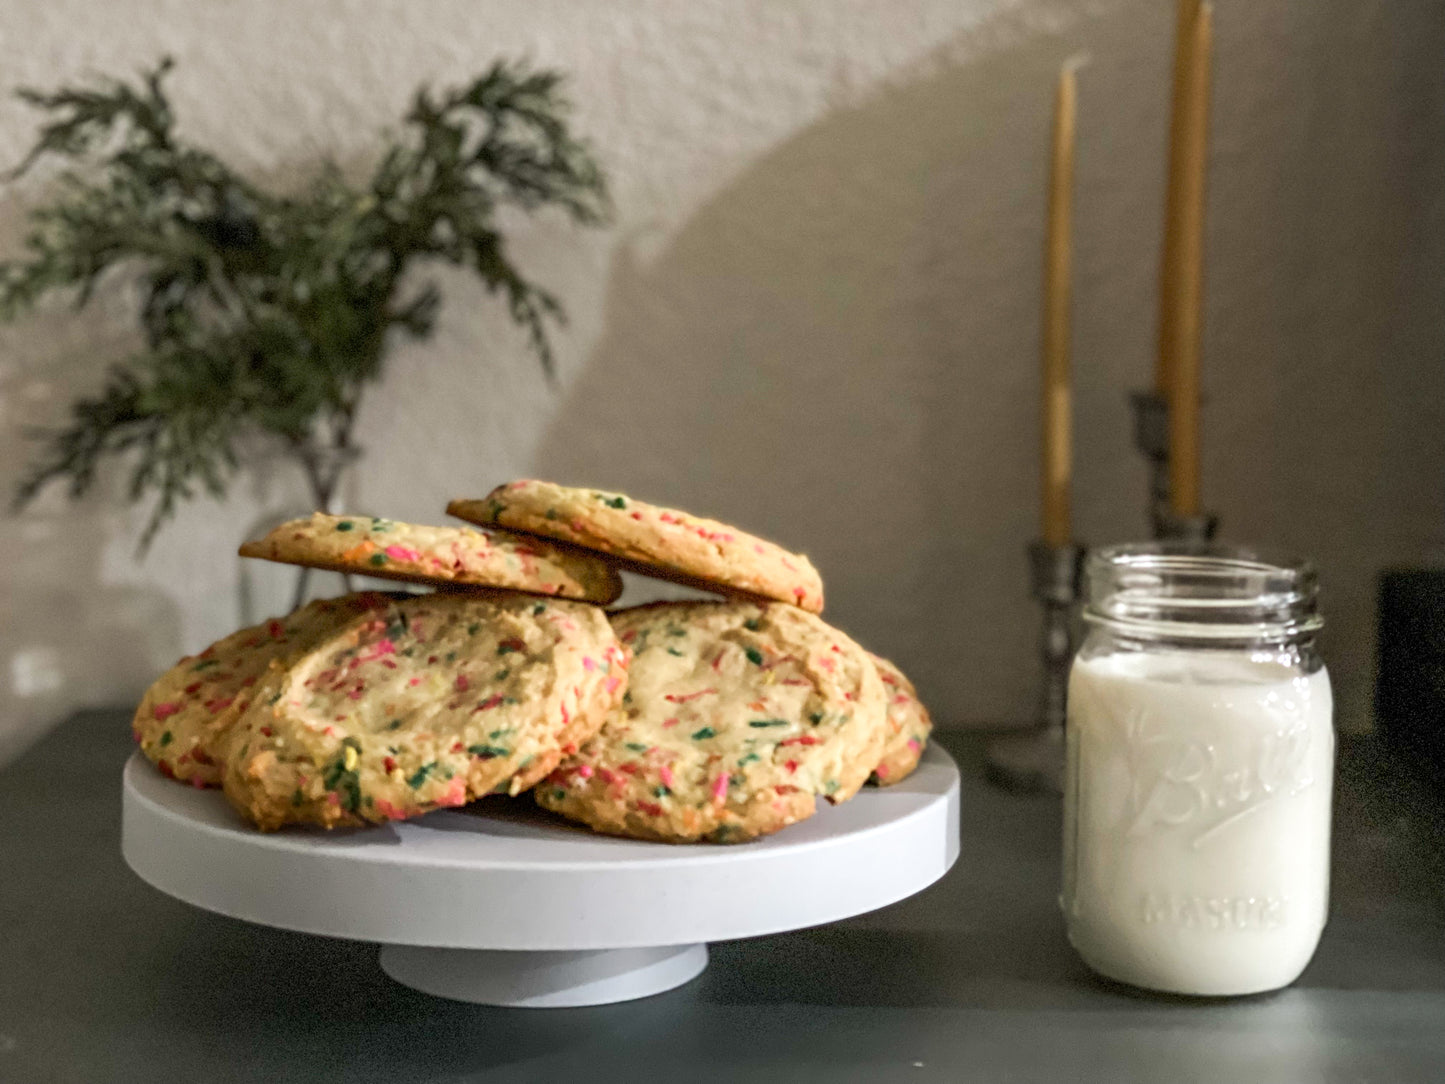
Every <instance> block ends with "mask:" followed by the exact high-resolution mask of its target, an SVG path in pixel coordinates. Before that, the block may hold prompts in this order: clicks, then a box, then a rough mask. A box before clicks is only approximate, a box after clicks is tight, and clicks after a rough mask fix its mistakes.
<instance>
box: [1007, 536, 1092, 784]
mask: <svg viewBox="0 0 1445 1084" xmlns="http://www.w3.org/2000/svg"><path fill="white" fill-rule="evenodd" d="M1083 567H1084V547H1083V546H1080V545H1077V544H1075V543H1073V542H1066V543H1064V544H1063V545H1050V544H1049V543H1047V542H1035V543H1033V544H1032V545H1031V546H1029V569H1030V571H1031V572H1032V585H1031V586H1032V593H1033V596H1034V598H1035V599H1037V600H1038V602H1039V605H1040V607H1041V608H1042V610H1043V630H1042V631H1043V635H1042V636H1041V637H1040V639H1039V655H1040V657H1041V659H1042V661H1043V669H1044V681H1043V690H1042V692H1043V695H1042V697H1041V698H1040V705H1039V725H1038V726H1037V727H1036V728H1034V729H1032V730H1029V731H1024V732H1021V733H1019V734H1009V735H1006V736H1004V737H1001V738H999V739H997V740H996V741H994V742H993V743H991V744H990V745H989V748H988V753H987V756H986V761H987V764H988V776H989V778H990V779H992V780H993V781H994V782H995V783H997V784H998V785H999V786H1002V787H1007V788H1008V789H1010V790H1026V791H1036V792H1041V793H1051V794H1060V793H1062V792H1063V786H1064V715H1065V699H1066V697H1067V695H1068V687H1069V664H1070V662H1071V661H1072V660H1073V657H1074V630H1073V609H1074V602H1075V600H1076V599H1077V598H1078V597H1079V584H1080V582H1081V580H1082V578H1083Z"/></svg>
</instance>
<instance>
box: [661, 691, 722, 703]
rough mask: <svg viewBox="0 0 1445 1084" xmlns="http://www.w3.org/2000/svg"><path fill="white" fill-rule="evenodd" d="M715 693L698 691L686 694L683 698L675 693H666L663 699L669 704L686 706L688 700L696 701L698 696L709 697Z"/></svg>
mask: <svg viewBox="0 0 1445 1084" xmlns="http://www.w3.org/2000/svg"><path fill="white" fill-rule="evenodd" d="M716 692H717V690H716V689H700V690H699V691H697V692H695V693H688V694H687V695H685V696H678V695H677V694H676V693H668V694H667V695H666V696H664V697H663V699H664V700H666V701H667V702H668V703H670V704H686V703H687V702H688V701H689V700H696V699H697V698H698V697H700V696H711V695H713V694H715V693H716Z"/></svg>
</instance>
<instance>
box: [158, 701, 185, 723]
mask: <svg viewBox="0 0 1445 1084" xmlns="http://www.w3.org/2000/svg"><path fill="white" fill-rule="evenodd" d="M180 710H181V706H180V705H179V704H176V703H174V702H171V701H167V702H166V703H164V704H157V705H156V706H155V710H154V711H153V712H151V714H152V715H154V716H155V717H156V719H157V720H161V719H168V718H170V717H171V716H172V715H174V714H175V713H176V712H178V711H180Z"/></svg>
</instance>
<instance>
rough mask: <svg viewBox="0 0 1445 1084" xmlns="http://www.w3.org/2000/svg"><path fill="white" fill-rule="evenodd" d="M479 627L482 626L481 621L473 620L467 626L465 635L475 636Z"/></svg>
mask: <svg viewBox="0 0 1445 1084" xmlns="http://www.w3.org/2000/svg"><path fill="white" fill-rule="evenodd" d="M481 627H482V623H481V622H480V621H473V622H472V623H471V624H470V625H468V626H467V635H468V636H475V635H476V634H477V631H478V630H479V629H480V628H481Z"/></svg>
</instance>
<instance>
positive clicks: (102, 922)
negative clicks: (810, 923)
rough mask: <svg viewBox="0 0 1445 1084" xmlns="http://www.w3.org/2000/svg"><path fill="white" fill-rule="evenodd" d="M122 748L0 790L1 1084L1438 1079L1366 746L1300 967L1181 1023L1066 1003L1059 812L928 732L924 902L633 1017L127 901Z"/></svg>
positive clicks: (1439, 976) (19, 775) (1189, 1006)
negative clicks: (473, 985)
mask: <svg viewBox="0 0 1445 1084" xmlns="http://www.w3.org/2000/svg"><path fill="white" fill-rule="evenodd" d="M126 722H127V717H126V716H124V715H121V714H118V713H114V712H110V713H102V712H97V713H90V714H86V715H81V716H78V717H76V718H75V719H73V720H71V721H70V722H69V723H67V724H66V725H65V726H63V727H61V728H60V729H59V730H58V731H56V732H55V733H54V734H52V735H51V736H50V737H48V738H47V739H46V740H45V741H44V742H42V743H41V744H40V745H39V746H37V747H36V748H35V749H33V750H31V751H30V752H29V753H28V754H27V755H26V756H24V757H23V758H21V759H20V760H19V761H18V762H17V763H15V764H13V765H11V766H10V767H9V768H8V769H6V770H4V771H3V772H0V802H3V815H4V821H3V828H0V1081H3V1082H6V1084H9V1082H15V1084H43V1082H51V1081H65V1082H75V1084H102V1082H109V1081H145V1082H151V1081H156V1082H161V1081H170V1080H176V1081H187V1082H208V1081H242V1080H244V1081H268V1082H270V1081H307V1082H315V1084H321V1082H326V1081H342V1080H345V1081H362V1080H366V1081H377V1080H390V1081H397V1082H407V1084H424V1082H425V1084H429V1082H442V1081H445V1082H448V1084H451V1082H460V1081H474V1080H487V1081H548V1082H557V1081H563V1080H573V1079H584V1080H588V1081H592V1080H610V1079H623V1078H626V1079H629V1080H634V1081H643V1082H646V1081H659V1082H661V1081H688V1082H695V1081H714V1080H717V1081H747V1080H759V1081H763V1080H766V1081H793V1080H800V1081H811V1080H818V1081H824V1080H826V1081H829V1082H830V1084H838V1082H844V1081H869V1082H875V1081H879V1082H882V1081H894V1080H897V1081H909V1082H924V1081H963V1080H981V1081H990V1082H1001V1081H1010V1082H1026V1081H1049V1082H1054V1081H1108V1082H1111V1084H1128V1082H1132V1081H1167V1082H1170V1084H1178V1082H1186V1081H1214V1080H1217V1081H1224V1082H1230V1084H1235V1082H1267V1081H1276V1080H1278V1081H1291V1082H1304V1081H1317V1080H1318V1081H1324V1080H1328V1081H1350V1082H1365V1081H1391V1082H1394V1081H1417V1080H1418V1081H1439V1080H1445V817H1442V815H1441V812H1440V810H1441V805H1439V804H1432V803H1431V802H1430V801H1429V800H1427V799H1426V797H1425V791H1424V789H1423V787H1422V786H1421V785H1420V784H1419V783H1417V782H1415V781H1413V780H1412V779H1410V778H1408V777H1404V776H1402V775H1401V774H1400V773H1399V772H1398V771H1396V770H1395V769H1394V768H1393V767H1392V766H1391V763H1390V762H1389V760H1388V759H1387V758H1386V757H1384V756H1383V755H1382V754H1381V753H1380V751H1379V749H1378V748H1377V747H1376V746H1375V745H1373V744H1372V743H1369V742H1355V743H1347V744H1346V745H1345V746H1344V747H1343V751H1342V755H1341V765H1340V785H1339V788H1338V791H1339V793H1338V799H1337V814H1336V845H1335V866H1334V874H1335V885H1334V893H1333V910H1332V916H1331V919H1330V924H1329V927H1328V929H1327V930H1326V931H1325V937H1324V941H1323V943H1322V944H1321V946H1320V950H1319V953H1318V955H1317V956H1316V958H1315V961H1314V963H1313V964H1311V966H1310V968H1309V969H1308V970H1307V971H1306V972H1305V974H1304V976H1303V978H1302V979H1301V980H1300V981H1299V983H1298V984H1297V985H1296V986H1294V987H1292V988H1291V989H1288V990H1285V991H1282V992H1280V993H1277V994H1272V995H1266V996H1262V997H1257V998H1249V999H1242V1000H1237V1001H1226V1002H1196V1001H1191V1000H1188V999H1177V998H1162V997H1151V996H1146V995H1143V994H1136V993H1132V992H1130V991H1128V990H1125V989H1123V988H1120V987H1115V986H1111V985H1108V984H1106V983H1104V982H1102V981H1100V980H1096V979H1094V978H1092V977H1091V976H1090V975H1089V973H1088V972H1087V971H1086V970H1085V969H1084V967H1083V965H1082V964H1081V963H1079V962H1078V960H1077V959H1076V958H1075V956H1074V955H1073V952H1072V951H1071V950H1070V948H1069V946H1068V943H1067V942H1066V941H1065V939H1064V933H1063V926H1062V922H1061V919H1060V916H1059V914H1058V908H1057V904H1056V902H1055V896H1056V893H1057V876H1058V875H1057V866H1058V820H1059V808H1058V801H1057V799H1049V798H1040V797H1020V796H1015V795H1009V794H1004V793H1001V792H999V791H997V790H995V789H994V788H992V787H991V786H989V785H988V784H987V783H985V782H984V781H983V779H982V776H981V773H980V771H979V770H978V765H979V761H978V747H979V746H978V739H977V738H976V737H965V736H959V735H945V736H944V744H945V745H947V746H949V747H950V748H951V749H952V750H953V752H954V754H955V756H957V757H958V758H959V761H960V764H961V765H962V766H963V768H964V789H963V811H962V815H963V849H962V854H961V855H960V857H959V860H958V864H957V865H956V866H955V867H954V869H953V871H952V872H951V873H950V874H949V875H948V876H947V877H946V878H944V880H942V881H941V882H939V883H938V884H936V885H934V886H933V887H932V888H930V889H929V890H927V891H926V892H923V893H922V894H920V895H918V896H915V897H914V898H913V899H910V900H907V901H905V902H903V903H900V904H897V905H895V906H893V907H889V908H886V909H885V910H882V911H878V912H875V913H874V914H871V915H866V916H863V917H861V918H858V919H855V920H852V921H849V922H842V923H838V924H836V925H833V926H828V927H824V928H821V929H814V930H805V931H801V932H798V933H791V934H785V935H779V936H775V937H764V938H758V939H755V940H751V941H744V942H735V943H730V944H722V945H714V946H713V957H712V965H711V967H709V968H708V970H707V971H706V972H704V974H703V975H702V976H701V977H700V978H699V979H697V980H695V981H694V982H692V983H690V984H689V985H687V986H685V987H682V988H680V989H677V990H674V991H671V992H669V993H666V994H662V995H660V996H658V997H654V998H649V999H646V1000H643V1001H636V1002H631V1003H628V1004H622V1005H611V1006H605V1007H601V1008H595V1009H568V1010H525V1009H491V1008H483V1007H476V1006H470V1005H464V1004H459V1003H454V1002H448V1001H441V1000H437V999H433V998H430V997H427V996H425V995H423V994H419V993H415V992H413V991H411V990H409V989H407V988H405V987H402V986H398V985H396V984H395V983H393V982H391V980H389V979H388V978H386V977H385V976H384V975H383V974H382V973H381V972H380V970H379V969H378V968H377V966H376V958H375V949H374V947H372V946H370V945H362V944H355V943H351V942H345V941H334V940H328V939H325V938H319V937H309V936H305V935H301V934H293V933H286V932H284V931H280V930H273V929H267V928H262V927H257V926H250V925H247V924H246V923H243V922H238V921H234V920H230V919H225V918H220V917H217V916H214V915H211V914H208V913H206V912H203V911H199V910H196V909H194V908H191V907H188V906H186V905H185V904H182V903H179V902H176V901H175V900H172V899H169V898H168V897H166V896H164V895H162V894H161V893H159V892H157V891H155V890H154V889H152V888H150V887H149V886H147V885H145V884H144V883H142V882H141V881H140V880H139V879H138V878H137V877H135V876H134V875H133V874H131V873H130V871H129V870H128V869H127V868H126V867H125V865H124V863H123V862H122V861H121V857H120V842H119V831H120V825H119V815H120V793H119V790H120V770H121V765H122V764H123V763H124V761H125V759H126V757H127V756H128V755H129V752H130V748H131V746H130V741H129V734H128V729H127V726H126ZM859 875H860V876H867V871H866V870H860V871H859Z"/></svg>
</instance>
